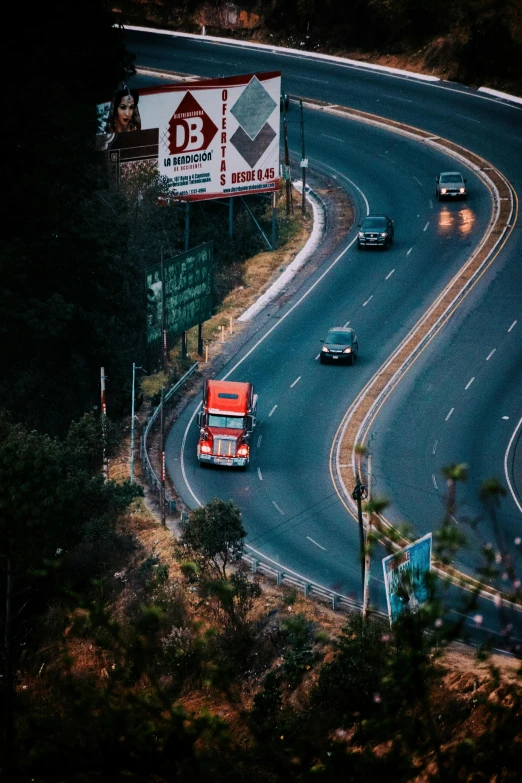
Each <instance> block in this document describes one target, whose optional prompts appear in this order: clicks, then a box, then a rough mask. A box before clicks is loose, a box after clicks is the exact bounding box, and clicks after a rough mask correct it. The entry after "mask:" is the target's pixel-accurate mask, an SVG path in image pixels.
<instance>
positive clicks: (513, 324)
mask: <svg viewBox="0 0 522 783" xmlns="http://www.w3.org/2000/svg"><path fill="white" fill-rule="evenodd" d="M516 324H517V322H516V321H513V323H512V324H511V326H510V327H509V329H508V332H510V331H511V330H512V329H513V327H514V326H516Z"/></svg>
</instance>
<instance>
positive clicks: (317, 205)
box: [237, 180, 325, 322]
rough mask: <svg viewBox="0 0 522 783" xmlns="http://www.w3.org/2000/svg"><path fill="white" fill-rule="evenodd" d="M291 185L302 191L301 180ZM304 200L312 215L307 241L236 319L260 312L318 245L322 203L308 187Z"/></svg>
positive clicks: (323, 223)
mask: <svg viewBox="0 0 522 783" xmlns="http://www.w3.org/2000/svg"><path fill="white" fill-rule="evenodd" d="M293 185H294V187H295V188H296V190H298V191H299V192H300V193H301V192H302V182H301V180H298V181H296V182H294V183H293ZM306 200H307V201H308V203H309V204H310V205H311V207H312V211H313V215H314V225H313V229H312V233H311V234H310V237H309V238H308V241H307V243H306V244H305V246H304V247H303V248H302V250H300V251H299V253H298V254H297V255H296V257H295V258H294V260H293V261H292V263H291V264H289V265H288V266H287V268H286V269H285V271H284V272H283V273H282V274H281V275H280V276H279V277H278V278H277V280H276V281H275V282H274V283H272V285H271V286H270V288H268V290H267V291H265V293H264V294H262V295H261V296H260V297H259V299H257V301H255V302H254V304H252V305H250V307H249V308H248V309H247V310H245V312H244V313H243V314H242V315H240V316H239V318H238V319H237V320H238V321H242V322H245V321H250V320H251V319H252V318H254V316H256V315H257V314H258V313H260V312H261V310H262V309H263V308H264V307H265V306H266V305H267V304H268V303H269V302H271V301H273V300H274V299H275V298H276V297H277V296H279V294H281V293H282V292H283V291H284V290H285V286H287V285H288V283H289V282H290V280H291V279H292V278H293V277H295V275H296V274H297V272H298V270H299V269H301V267H302V266H303V264H305V263H306V261H308V259H309V258H310V256H311V255H312V253H313V252H314V251H315V250H316V248H317V247H318V246H319V243H320V241H321V239H322V237H323V234H324V227H325V217H324V205H323V203H322V201H321V200H320V199H319V198H318V197H317V196H316V195H315V193H313V191H311V190H310V189H309V188H308V187H307V188H306Z"/></svg>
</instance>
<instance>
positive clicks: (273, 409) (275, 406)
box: [268, 405, 277, 418]
mask: <svg viewBox="0 0 522 783" xmlns="http://www.w3.org/2000/svg"><path fill="white" fill-rule="evenodd" d="M276 408H277V405H274V407H273V408H272V410H271V411H270V413H269V414H268V418H270V416H271V415H272V413H273V412H274V411H275V409H276Z"/></svg>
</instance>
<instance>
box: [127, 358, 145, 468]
mask: <svg viewBox="0 0 522 783" xmlns="http://www.w3.org/2000/svg"><path fill="white" fill-rule="evenodd" d="M136 370H143V372H144V373H146V372H147V370H146V369H145V367H141V365H138V366H136V364H135V363H134V362H132V406H131V445H130V482H131V484H134V386H135V383H136Z"/></svg>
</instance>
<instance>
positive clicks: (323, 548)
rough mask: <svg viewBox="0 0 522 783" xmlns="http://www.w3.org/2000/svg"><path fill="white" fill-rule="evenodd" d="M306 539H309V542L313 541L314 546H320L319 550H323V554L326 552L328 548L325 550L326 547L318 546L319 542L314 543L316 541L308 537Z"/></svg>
mask: <svg viewBox="0 0 522 783" xmlns="http://www.w3.org/2000/svg"><path fill="white" fill-rule="evenodd" d="M306 537H307V539H308V540H309V541H311V542H312V544H315V545H316V546H318V547H319V549H322V550H323V552H326V548H325V547H324V546H321V544H318V543H317V541H314V539H313V538H310V536H306Z"/></svg>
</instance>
